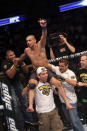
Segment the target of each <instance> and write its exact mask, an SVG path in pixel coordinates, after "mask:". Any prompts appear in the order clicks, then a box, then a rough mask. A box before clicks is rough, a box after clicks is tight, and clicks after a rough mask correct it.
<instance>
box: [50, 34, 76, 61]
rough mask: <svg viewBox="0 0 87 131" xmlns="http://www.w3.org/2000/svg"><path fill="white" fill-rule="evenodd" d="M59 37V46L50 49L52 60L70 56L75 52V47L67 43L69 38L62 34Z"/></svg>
mask: <svg viewBox="0 0 87 131" xmlns="http://www.w3.org/2000/svg"><path fill="white" fill-rule="evenodd" d="M58 37H59V38H58V39H59V42H58V45H55V46H53V47H52V48H50V57H51V59H55V58H57V57H62V56H66V55H70V53H74V52H75V47H74V46H73V45H71V44H70V43H69V42H68V41H67V38H66V37H65V36H64V35H63V34H62V33H61V34H60V35H59V36H58Z"/></svg>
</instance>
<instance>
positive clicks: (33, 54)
mask: <svg viewBox="0 0 87 131" xmlns="http://www.w3.org/2000/svg"><path fill="white" fill-rule="evenodd" d="M25 53H26V55H27V56H28V57H29V59H30V60H31V62H32V65H33V67H34V68H35V69H37V68H38V67H39V66H45V67H47V64H48V60H47V57H46V52H45V48H41V49H40V48H39V47H38V45H36V47H35V49H34V50H31V49H30V48H26V49H25Z"/></svg>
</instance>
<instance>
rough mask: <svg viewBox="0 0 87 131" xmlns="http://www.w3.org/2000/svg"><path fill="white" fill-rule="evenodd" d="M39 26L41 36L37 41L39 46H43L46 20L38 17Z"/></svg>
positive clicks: (44, 43) (45, 35)
mask: <svg viewBox="0 0 87 131" xmlns="http://www.w3.org/2000/svg"><path fill="white" fill-rule="evenodd" d="M39 23H40V26H41V28H42V36H41V39H40V41H39V44H40V46H41V47H45V45H46V37H47V22H46V20H43V19H40V20H39Z"/></svg>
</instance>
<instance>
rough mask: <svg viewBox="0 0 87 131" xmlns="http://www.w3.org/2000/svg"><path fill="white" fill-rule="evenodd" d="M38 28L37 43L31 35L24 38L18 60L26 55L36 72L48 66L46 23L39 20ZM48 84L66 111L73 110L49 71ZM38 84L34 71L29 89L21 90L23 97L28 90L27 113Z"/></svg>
mask: <svg viewBox="0 0 87 131" xmlns="http://www.w3.org/2000/svg"><path fill="white" fill-rule="evenodd" d="M39 23H40V26H41V28H42V36H41V39H40V41H39V42H36V39H35V37H34V36H33V35H28V36H27V37H26V42H27V46H28V47H27V48H26V49H25V50H24V54H22V55H21V57H20V59H23V58H24V57H25V56H26V55H27V56H28V57H29V59H30V60H31V62H32V66H33V68H34V70H36V69H37V68H38V67H41V66H44V67H47V66H48V63H49V62H48V60H47V57H46V51H45V45H46V37H47V23H46V20H43V19H40V20H39ZM48 74H49V82H50V83H51V84H52V85H54V86H56V87H57V88H58V91H59V93H60V95H61V96H62V97H63V99H64V101H65V103H66V107H67V108H68V109H73V107H72V106H71V105H70V104H69V102H68V99H67V97H66V95H65V91H64V90H63V88H62V86H61V83H60V82H59V81H58V80H57V79H56V78H54V77H53V75H52V74H51V72H50V71H49V73H48ZM37 84H38V81H37V76H36V71H34V73H33V74H31V76H30V79H29V84H28V86H29V88H28V86H27V87H26V88H25V89H24V90H23V95H24V94H25V92H26V91H28V90H29V107H28V109H27V111H31V112H32V111H34V109H33V96H34V88H35V87H36V85H37Z"/></svg>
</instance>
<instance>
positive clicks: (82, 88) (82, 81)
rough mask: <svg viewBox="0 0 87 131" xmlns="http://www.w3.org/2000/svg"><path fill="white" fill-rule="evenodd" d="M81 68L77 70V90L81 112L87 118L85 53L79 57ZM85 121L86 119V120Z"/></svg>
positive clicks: (86, 58)
mask: <svg viewBox="0 0 87 131" xmlns="http://www.w3.org/2000/svg"><path fill="white" fill-rule="evenodd" d="M80 64H81V68H80V69H79V70H78V71H77V79H78V83H77V86H78V90H79V93H78V94H79V96H80V100H81V102H82V109H83V113H84V114H85V118H86V120H87V54H83V55H82V56H81V58H80ZM86 122H87V121H86Z"/></svg>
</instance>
